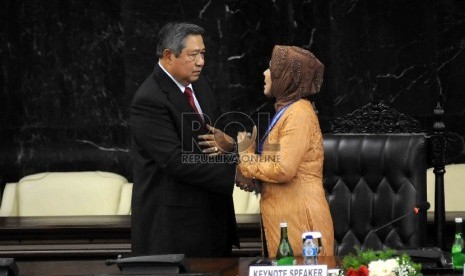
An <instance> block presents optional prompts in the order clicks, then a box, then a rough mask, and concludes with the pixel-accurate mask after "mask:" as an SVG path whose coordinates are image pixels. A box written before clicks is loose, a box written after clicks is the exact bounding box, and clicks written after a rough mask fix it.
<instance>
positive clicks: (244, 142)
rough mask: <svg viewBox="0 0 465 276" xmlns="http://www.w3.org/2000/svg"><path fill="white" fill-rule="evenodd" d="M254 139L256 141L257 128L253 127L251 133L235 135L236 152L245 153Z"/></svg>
mask: <svg viewBox="0 0 465 276" xmlns="http://www.w3.org/2000/svg"><path fill="white" fill-rule="evenodd" d="M255 139H257V127H256V126H254V127H253V130H252V133H250V132H244V131H242V132H239V133H238V134H237V150H238V152H246V151H247V150H248V149H249V148H251V147H252V146H253V145H254V143H255Z"/></svg>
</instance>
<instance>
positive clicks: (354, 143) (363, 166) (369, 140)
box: [323, 134, 427, 256]
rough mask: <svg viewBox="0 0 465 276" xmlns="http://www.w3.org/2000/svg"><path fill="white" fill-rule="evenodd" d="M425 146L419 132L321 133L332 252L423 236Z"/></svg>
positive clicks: (410, 242) (397, 244)
mask: <svg viewBox="0 0 465 276" xmlns="http://www.w3.org/2000/svg"><path fill="white" fill-rule="evenodd" d="M426 152H427V145H426V137H425V135H423V134H325V135H324V158H325V159H324V169H323V175H324V187H325V190H326V194H327V199H328V202H329V206H330V210H331V214H332V217H333V223H334V231H335V254H336V255H340V256H342V255H346V254H348V253H349V252H355V247H358V248H360V249H362V250H365V249H374V250H382V249H385V248H393V249H407V248H414V247H419V246H422V245H423V244H424V239H425V238H426V213H425V212H423V213H419V214H409V215H407V216H405V217H404V218H403V219H401V220H399V221H397V222H394V223H392V224H390V225H388V226H386V227H383V228H381V229H379V230H377V231H374V229H377V228H379V227H381V226H383V225H385V224H387V223H389V222H390V221H392V220H395V219H396V218H399V217H401V216H403V215H405V214H408V213H413V212H412V211H413V208H414V207H415V206H417V204H419V203H422V202H425V201H426V169H427V160H426V158H427V155H426Z"/></svg>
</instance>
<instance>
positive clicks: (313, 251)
mask: <svg viewBox="0 0 465 276" xmlns="http://www.w3.org/2000/svg"><path fill="white" fill-rule="evenodd" d="M302 256H303V257H304V264H306V265H314V264H318V260H317V258H318V246H317V245H316V244H315V241H314V240H313V237H312V236H311V235H307V236H305V241H304V244H303V246H302Z"/></svg>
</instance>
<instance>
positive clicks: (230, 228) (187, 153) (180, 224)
mask: <svg viewBox="0 0 465 276" xmlns="http://www.w3.org/2000/svg"><path fill="white" fill-rule="evenodd" d="M203 33H204V30H203V29H202V28H201V27H199V26H197V25H193V24H187V23H168V24H167V25H165V26H164V27H163V28H162V29H161V30H160V32H159V37H158V44H157V56H158V58H159V62H158V64H157V65H156V66H155V69H154V71H153V73H152V74H151V75H150V76H149V77H148V78H147V79H146V80H145V81H144V83H143V84H142V85H141V86H140V88H139V89H138V90H137V92H136V94H135V95H134V99H133V101H132V104H131V116H130V131H131V137H132V149H131V152H132V157H133V162H134V185H133V196H132V233H131V236H132V253H133V254H134V255H148V254H171V253H173V254H174V253H184V254H186V255H187V257H222V256H229V255H230V254H231V250H232V245H236V246H238V239H237V234H236V220H235V214H234V205H233V201H232V192H233V187H234V175H235V164H234V163H232V162H226V161H227V160H231V159H225V158H223V159H222V161H221V160H219V159H218V158H219V157H224V156H226V155H225V154H229V153H230V152H233V151H234V150H233V148H234V140H233V139H232V138H231V137H230V136H228V135H226V134H224V133H223V132H222V131H220V130H219V129H216V128H213V127H211V126H210V125H212V123H214V122H215V120H216V118H218V117H219V116H220V115H221V114H219V111H220V110H219V108H218V106H217V104H216V102H215V99H214V95H213V93H212V91H211V90H210V88H209V86H208V84H207V83H206V81H205V80H204V79H203V78H202V77H201V76H200V73H201V71H202V68H203V66H204V64H205V59H204V54H205V45H204V43H203V37H202V34H203ZM187 87H188V88H190V91H192V92H193V93H192V94H193V96H192V97H191V98H188V97H187V96H186V95H188V91H187V90H186V88H187ZM188 90H189V89H188ZM194 105H195V106H194ZM225 160H226V161H225ZM220 161H221V162H220Z"/></svg>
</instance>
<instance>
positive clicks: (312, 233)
mask: <svg viewBox="0 0 465 276" xmlns="http://www.w3.org/2000/svg"><path fill="white" fill-rule="evenodd" d="M307 235H311V236H312V237H313V238H315V239H318V238H321V232H304V233H303V234H302V239H305V237H306V236H307Z"/></svg>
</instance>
